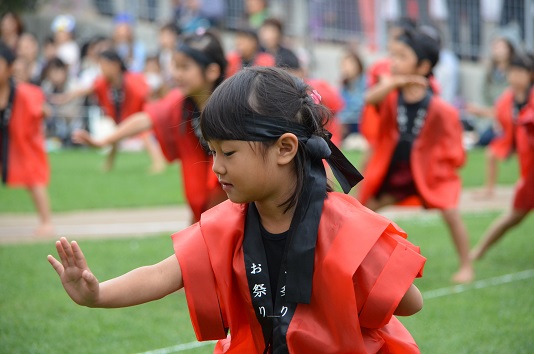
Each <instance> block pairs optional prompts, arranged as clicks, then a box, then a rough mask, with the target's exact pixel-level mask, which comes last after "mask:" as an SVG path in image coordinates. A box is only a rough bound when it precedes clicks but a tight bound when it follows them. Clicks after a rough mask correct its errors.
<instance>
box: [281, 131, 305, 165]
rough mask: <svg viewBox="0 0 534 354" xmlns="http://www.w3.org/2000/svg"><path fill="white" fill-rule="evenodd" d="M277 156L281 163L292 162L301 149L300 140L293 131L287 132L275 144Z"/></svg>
mask: <svg viewBox="0 0 534 354" xmlns="http://www.w3.org/2000/svg"><path fill="white" fill-rule="evenodd" d="M275 148H276V154H277V156H276V158H277V162H278V164H279V165H287V164H288V163H291V161H293V159H294V158H295V155H296V154H297V151H298V149H299V140H298V139H297V137H296V135H295V134H293V133H285V134H284V135H282V136H281V137H280V138H278V140H277V141H276V144H275Z"/></svg>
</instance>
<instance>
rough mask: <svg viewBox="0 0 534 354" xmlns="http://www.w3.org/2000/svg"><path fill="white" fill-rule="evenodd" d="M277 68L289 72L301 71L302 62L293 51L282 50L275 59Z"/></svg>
mask: <svg viewBox="0 0 534 354" xmlns="http://www.w3.org/2000/svg"><path fill="white" fill-rule="evenodd" d="M275 60H276V66H277V67H279V68H282V69H288V70H300V69H301V65H300V60H299V58H298V57H297V56H296V55H295V53H293V51H292V50H289V49H287V50H281V51H279V52H278V53H277V54H276V57H275Z"/></svg>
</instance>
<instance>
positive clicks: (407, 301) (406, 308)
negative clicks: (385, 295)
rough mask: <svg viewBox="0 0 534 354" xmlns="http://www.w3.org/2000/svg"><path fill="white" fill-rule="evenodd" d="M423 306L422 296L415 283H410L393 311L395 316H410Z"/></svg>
mask: <svg viewBox="0 0 534 354" xmlns="http://www.w3.org/2000/svg"><path fill="white" fill-rule="evenodd" d="M422 308H423V296H422V295H421V292H420V291H419V289H418V288H417V287H416V286H415V285H413V284H412V285H411V286H410V288H409V289H408V291H407V292H406V294H404V296H403V298H402V300H401V301H400V303H399V306H397V309H396V310H395V312H394V313H393V314H394V315H396V316H411V315H413V314H415V313H417V312H419V311H420V310H421V309H422Z"/></svg>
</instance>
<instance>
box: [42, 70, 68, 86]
mask: <svg viewBox="0 0 534 354" xmlns="http://www.w3.org/2000/svg"><path fill="white" fill-rule="evenodd" d="M67 76H68V72H67V70H66V69H63V68H52V69H50V71H49V72H48V75H47V79H48V80H49V81H50V82H51V83H52V85H54V86H56V87H62V86H63V85H65V83H66V82H67Z"/></svg>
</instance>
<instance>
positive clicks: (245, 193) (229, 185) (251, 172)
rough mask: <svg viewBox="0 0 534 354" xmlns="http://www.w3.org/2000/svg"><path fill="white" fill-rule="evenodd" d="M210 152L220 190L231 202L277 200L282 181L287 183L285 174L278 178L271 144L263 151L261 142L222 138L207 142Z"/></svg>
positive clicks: (280, 200)
mask: <svg viewBox="0 0 534 354" xmlns="http://www.w3.org/2000/svg"><path fill="white" fill-rule="evenodd" d="M208 145H209V147H210V150H211V152H212V154H213V167H212V169H213V172H215V174H216V175H217V178H218V179H219V183H221V185H222V187H223V190H224V191H225V192H226V194H227V195H228V199H230V200H231V201H232V202H234V203H250V202H253V201H256V202H265V201H279V202H283V201H284V200H285V198H287V196H285V198H284V196H281V195H280V188H279V186H280V185H283V184H281V181H283V182H285V184H286V185H287V176H286V177H285V178H282V177H281V173H280V167H279V166H278V165H277V163H276V156H275V152H274V147H269V148H267V150H266V151H265V153H264V151H263V150H262V147H261V146H260V145H261V143H257V142H248V141H236V140H223V141H219V140H216V141H210V142H209V144H208Z"/></svg>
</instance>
